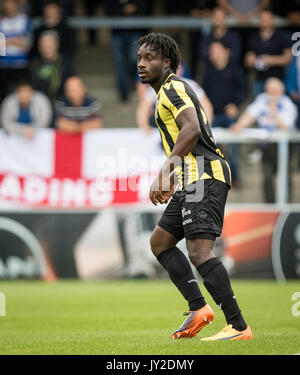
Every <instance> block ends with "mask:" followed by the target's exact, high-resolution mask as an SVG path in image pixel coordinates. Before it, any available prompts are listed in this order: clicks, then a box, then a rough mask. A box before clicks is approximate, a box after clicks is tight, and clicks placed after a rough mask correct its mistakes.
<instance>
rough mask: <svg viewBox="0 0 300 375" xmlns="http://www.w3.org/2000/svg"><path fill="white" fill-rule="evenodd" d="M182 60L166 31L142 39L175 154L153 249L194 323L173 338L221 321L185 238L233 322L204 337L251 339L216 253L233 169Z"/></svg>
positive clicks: (145, 78)
mask: <svg viewBox="0 0 300 375" xmlns="http://www.w3.org/2000/svg"><path fill="white" fill-rule="evenodd" d="M180 60H181V56H180V51H179V49H178V46H177V44H176V42H175V41H174V40H173V39H172V38H170V37H169V36H167V35H165V34H162V33H150V34H148V35H146V36H144V37H142V38H140V39H139V41H138V54H137V68H138V74H139V77H140V79H141V82H142V83H149V84H150V85H151V86H152V87H153V89H154V90H155V91H156V93H157V101H156V110H155V120H156V123H157V126H158V129H159V131H160V134H161V138H162V143H163V146H164V149H165V152H166V155H167V159H166V161H165V163H164V164H163V166H162V168H161V170H160V172H159V175H158V177H157V178H156V179H155V180H154V182H153V183H152V185H151V188H150V194H149V195H150V199H151V201H152V203H153V204H154V205H157V204H158V203H160V204H164V203H167V202H168V201H169V200H170V198H171V200H170V202H169V204H168V206H167V208H166V209H165V211H164V213H163V215H162V216H161V218H160V220H159V222H158V225H157V226H156V227H155V229H154V231H153V233H152V235H151V240H150V242H151V249H152V252H153V254H154V255H155V256H156V258H157V260H158V261H159V263H160V264H161V265H162V266H163V267H164V268H165V269H166V271H167V272H168V274H169V277H170V279H171V280H172V282H173V283H174V284H175V285H176V287H177V288H178V290H179V291H180V292H181V294H182V295H183V297H184V298H185V299H186V300H187V302H188V305H189V312H188V313H186V314H187V318H186V319H185V321H184V322H183V324H182V325H181V326H180V328H178V329H177V330H176V331H175V332H174V333H173V334H172V335H171V338H172V339H177V338H184V337H194V336H196V334H197V333H198V332H199V331H200V330H201V329H202V328H203V327H205V326H206V325H207V324H208V323H210V322H211V321H212V320H213V319H214V312H213V310H212V309H211V307H210V306H209V305H208V304H207V303H206V302H205V299H204V297H203V295H202V293H201V291H200V289H199V285H198V282H197V280H196V279H195V276H194V275H193V271H192V269H191V266H190V263H189V261H188V259H187V258H186V257H185V255H184V254H183V253H182V252H181V251H180V250H179V249H178V248H177V247H176V245H177V243H178V242H179V241H180V240H181V239H183V238H185V239H186V245H187V250H188V256H189V259H190V261H191V263H192V264H193V265H194V266H195V267H196V269H197V270H198V272H199V273H200V275H201V277H202V279H203V282H204V285H205V287H206V289H207V290H208V292H209V293H210V294H211V296H212V298H213V299H214V301H215V302H216V304H217V305H218V306H219V307H220V308H221V309H222V310H223V313H224V315H225V318H226V322H227V325H226V327H225V328H224V329H222V330H221V331H220V332H219V333H217V334H216V335H214V336H211V337H208V338H205V339H202V340H250V339H252V333H251V329H250V327H249V326H247V324H246V322H245V320H244V318H243V316H242V314H241V310H240V308H239V306H238V304H237V300H236V298H235V295H234V293H233V290H232V288H231V283H230V280H229V276H228V273H227V271H226V269H225V267H224V266H223V264H222V263H221V262H220V260H219V259H218V258H216V257H215V255H214V253H213V246H214V242H215V239H216V237H218V236H220V235H221V231H222V225H223V216H224V206H225V202H226V198H227V193H228V190H229V188H230V184H231V176H230V168H229V166H228V163H227V161H226V160H225V159H224V156H223V154H222V152H221V151H220V150H219V149H218V148H217V146H216V145H215V143H214V139H213V136H212V133H211V130H210V126H209V124H208V121H207V118H206V115H205V112H204V111H203V108H202V106H201V104H200V103H199V100H198V99H197V97H196V95H195V93H194V92H193V90H192V89H191V88H190V86H189V85H188V84H187V83H185V82H184V81H183V80H182V79H180V78H178V77H177V76H176V75H175V74H174V72H176V70H177V68H178V66H179V64H180ZM224 95H226V93H224ZM177 181H178V183H179V186H180V187H179V189H177V190H176V191H175V187H176V185H177Z"/></svg>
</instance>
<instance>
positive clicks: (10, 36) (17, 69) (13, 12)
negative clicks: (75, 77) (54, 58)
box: [0, 0, 32, 101]
mask: <svg viewBox="0 0 300 375" xmlns="http://www.w3.org/2000/svg"><path fill="white" fill-rule="evenodd" d="M0 32H1V33H4V35H5V37H6V55H5V56H0V82H1V85H0V101H1V100H3V99H4V97H5V96H7V95H8V93H10V92H12V91H13V89H14V87H15V82H17V81H18V80H19V79H21V78H23V77H26V76H27V75H28V51H29V49H30V46H31V34H32V33H31V21H30V19H29V18H28V17H27V16H26V15H25V14H21V13H20V12H19V3H18V0H3V17H2V18H0Z"/></svg>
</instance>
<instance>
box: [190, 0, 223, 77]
mask: <svg viewBox="0 0 300 375" xmlns="http://www.w3.org/2000/svg"><path fill="white" fill-rule="evenodd" d="M215 6H216V0H192V1H189V4H188V8H189V9H188V14H189V16H190V17H192V18H208V19H209V18H210V17H211V15H212V10H213V9H214V8H215ZM201 38H202V30H201V28H199V29H198V30H197V29H196V30H193V31H191V32H190V45H191V46H200V43H201ZM199 55H200V52H199V48H191V49H190V55H189V59H190V69H191V74H192V77H194V78H195V77H196V76H197V70H198V69H197V68H198V59H199Z"/></svg>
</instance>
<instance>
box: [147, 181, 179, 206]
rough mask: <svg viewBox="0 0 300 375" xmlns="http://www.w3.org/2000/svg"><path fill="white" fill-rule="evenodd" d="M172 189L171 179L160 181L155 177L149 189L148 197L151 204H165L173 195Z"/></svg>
mask: <svg viewBox="0 0 300 375" xmlns="http://www.w3.org/2000/svg"><path fill="white" fill-rule="evenodd" d="M174 188H175V187H174V182H173V178H170V177H168V178H166V179H161V178H159V177H157V178H156V179H155V180H154V181H153V183H152V185H151V187H150V192H149V197H150V200H151V202H152V203H153V204H154V205H155V206H157V204H158V203H160V204H165V203H167V202H168V201H169V199H170V198H171V197H172V195H173V194H174Z"/></svg>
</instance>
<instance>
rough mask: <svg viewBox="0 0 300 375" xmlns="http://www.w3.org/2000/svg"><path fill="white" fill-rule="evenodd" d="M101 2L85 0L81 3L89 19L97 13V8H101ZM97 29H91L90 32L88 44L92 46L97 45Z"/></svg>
mask: <svg viewBox="0 0 300 375" xmlns="http://www.w3.org/2000/svg"><path fill="white" fill-rule="evenodd" d="M99 2H100V1H99V0H83V1H81V3H82V6H83V9H84V11H85V14H86V16H87V17H93V16H95V14H96V13H97V8H98V6H99ZM96 31H97V30H96V29H89V30H87V32H88V43H89V45H90V46H94V45H96V44H97V34H96Z"/></svg>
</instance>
